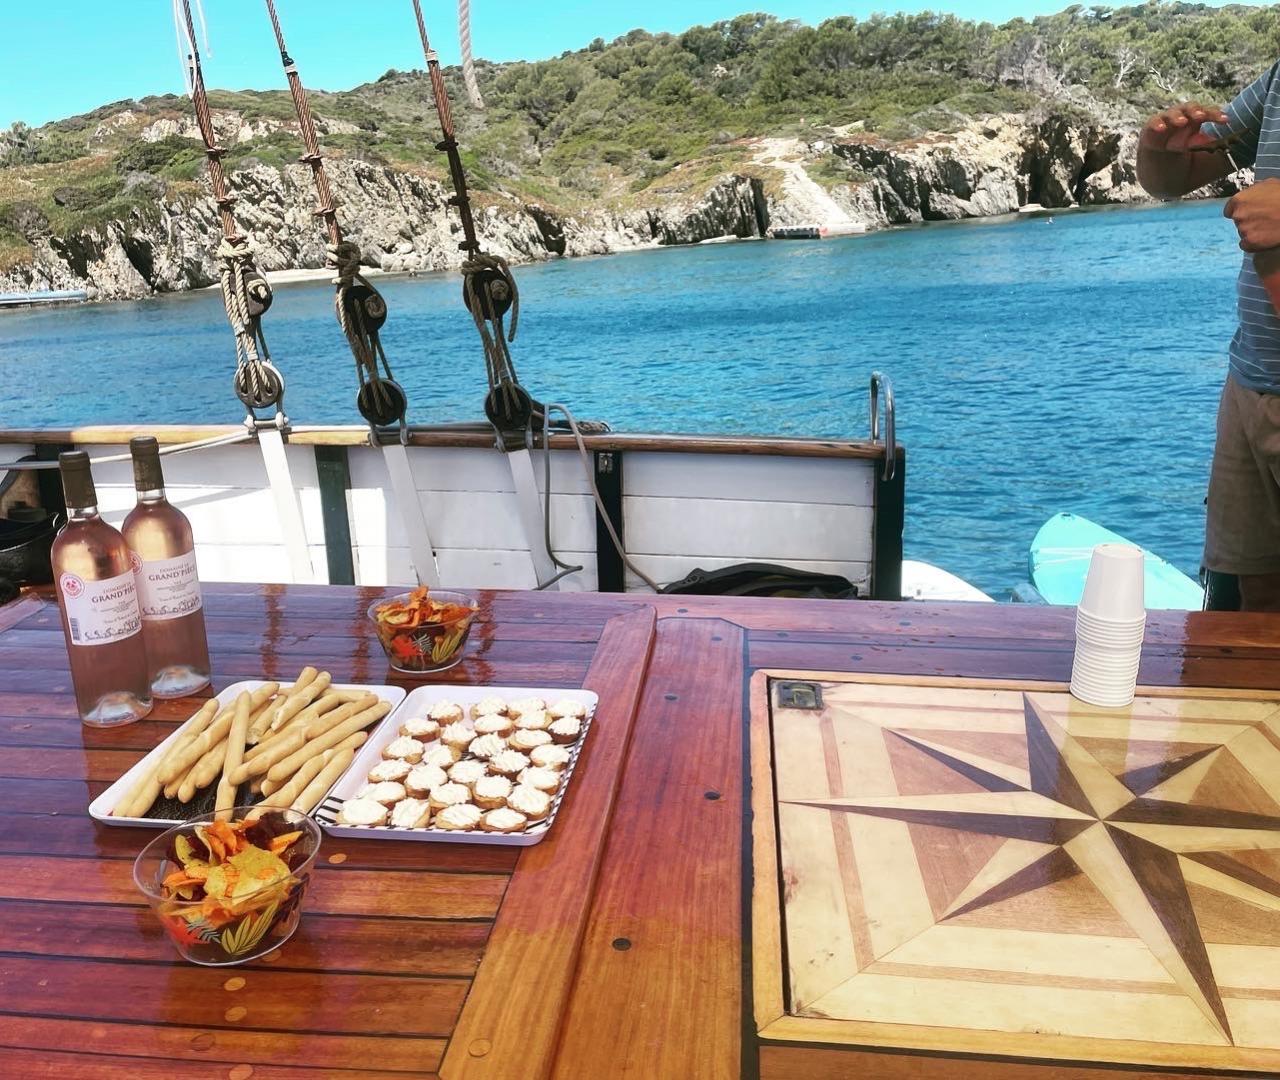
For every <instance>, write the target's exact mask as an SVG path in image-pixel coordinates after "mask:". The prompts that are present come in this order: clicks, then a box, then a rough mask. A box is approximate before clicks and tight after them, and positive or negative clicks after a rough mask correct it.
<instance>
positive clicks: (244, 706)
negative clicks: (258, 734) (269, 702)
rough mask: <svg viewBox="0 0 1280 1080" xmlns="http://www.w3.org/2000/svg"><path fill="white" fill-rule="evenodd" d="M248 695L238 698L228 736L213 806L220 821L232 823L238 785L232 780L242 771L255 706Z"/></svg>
mask: <svg viewBox="0 0 1280 1080" xmlns="http://www.w3.org/2000/svg"><path fill="white" fill-rule="evenodd" d="M250 702H251V699H250V697H249V695H248V694H241V695H240V696H239V697H238V698H236V715H235V720H234V721H232V724H231V732H230V734H228V735H227V756H226V758H225V759H224V760H223V763H222V779H221V780H219V781H218V794H217V798H216V799H215V800H214V804H213V816H214V818H215V819H217V820H218V821H230V820H231V810H232V808H233V807H234V806H235V804H236V788H237V786H238V785H237V784H236V783H235V782H234V780H233V779H232V778H233V777H234V775H235V773H236V772H237V771H239V769H240V759H241V758H242V757H243V756H244V737H245V735H247V734H248V732H249V714H250V712H251V711H252V708H253V706H252V705H251V704H250Z"/></svg>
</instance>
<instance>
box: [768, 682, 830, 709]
mask: <svg viewBox="0 0 1280 1080" xmlns="http://www.w3.org/2000/svg"><path fill="white" fill-rule="evenodd" d="M778 705H779V706H781V707H782V708H784V709H815V710H817V709H821V708H822V687H821V686H819V685H818V684H817V683H813V682H780V683H778Z"/></svg>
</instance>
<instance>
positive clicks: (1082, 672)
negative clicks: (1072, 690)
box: [1071, 662, 1142, 686]
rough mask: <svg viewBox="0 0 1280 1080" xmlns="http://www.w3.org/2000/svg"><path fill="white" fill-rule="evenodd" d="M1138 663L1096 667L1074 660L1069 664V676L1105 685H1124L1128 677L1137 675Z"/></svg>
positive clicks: (1132, 677) (1131, 677)
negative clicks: (1074, 661)
mask: <svg viewBox="0 0 1280 1080" xmlns="http://www.w3.org/2000/svg"><path fill="white" fill-rule="evenodd" d="M1140 667H1142V665H1140V664H1128V665H1125V667H1097V665H1091V664H1087V663H1080V662H1076V663H1075V664H1073V665H1071V678H1079V679H1088V681H1089V682H1094V683H1107V685H1114V686H1124V685H1125V683H1126V682H1129V681H1130V679H1134V678H1137V677H1138V669H1139V668H1140Z"/></svg>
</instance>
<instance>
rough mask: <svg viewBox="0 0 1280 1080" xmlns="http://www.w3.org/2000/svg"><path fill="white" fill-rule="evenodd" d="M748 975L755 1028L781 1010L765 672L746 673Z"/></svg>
mask: <svg viewBox="0 0 1280 1080" xmlns="http://www.w3.org/2000/svg"><path fill="white" fill-rule="evenodd" d="M748 702H749V705H750V718H749V723H750V733H749V739H750V759H751V815H752V826H751V980H752V991H753V993H752V1009H753V1014H754V1016H755V1023H756V1029H757V1030H759V1029H761V1028H764V1027H767V1026H768V1025H769V1024H771V1023H773V1022H774V1021H775V1020H777V1019H778V1018H779V1017H780V1016H782V1015H783V1013H785V1012H786V1011H787V1006H786V996H785V989H784V986H783V981H784V980H783V973H782V964H783V957H782V897H781V894H780V892H779V889H780V888H781V879H780V878H779V877H778V829H777V821H776V819H775V817H774V814H775V812H776V811H775V804H774V783H773V735H772V733H771V730H770V725H769V676H768V674H767V673H765V672H763V671H758V672H756V673H755V674H754V675H752V676H751V685H750V693H749V695H748Z"/></svg>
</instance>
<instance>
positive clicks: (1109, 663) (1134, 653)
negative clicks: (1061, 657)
mask: <svg viewBox="0 0 1280 1080" xmlns="http://www.w3.org/2000/svg"><path fill="white" fill-rule="evenodd" d="M1141 663H1142V643H1141V640H1139V641H1137V642H1135V643H1134V644H1133V645H1131V646H1128V647H1114V646H1102V645H1097V644H1091V643H1090V642H1089V641H1088V640H1087V639H1079V638H1078V639H1077V641H1076V651H1075V656H1074V657H1073V658H1072V662H1071V694H1072V696H1073V697H1076V698H1078V699H1079V700H1081V701H1084V702H1088V703H1089V704H1090V705H1101V706H1106V707H1120V706H1124V705H1128V704H1129V702H1131V701H1132V700H1133V695H1134V691H1135V689H1136V687H1137V683H1138V668H1139V666H1140V665H1141Z"/></svg>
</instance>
